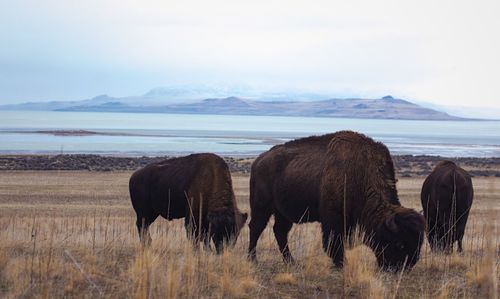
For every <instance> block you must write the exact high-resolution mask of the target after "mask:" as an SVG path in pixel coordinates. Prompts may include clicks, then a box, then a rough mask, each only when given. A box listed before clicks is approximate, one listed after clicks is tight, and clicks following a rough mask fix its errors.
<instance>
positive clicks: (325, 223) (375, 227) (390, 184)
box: [249, 131, 425, 270]
mask: <svg viewBox="0 0 500 299" xmlns="http://www.w3.org/2000/svg"><path fill="white" fill-rule="evenodd" d="M250 207H251V214H252V218H251V221H250V244H249V256H250V257H251V258H253V259H255V258H256V253H255V248H256V244H257V240H258V238H259V236H260V234H261V233H262V231H263V230H264V228H265V226H266V224H267V222H268V220H269V218H270V216H271V215H273V214H274V218H275V224H274V227H273V230H274V234H275V237H276V240H277V242H278V245H279V247H280V250H281V252H282V254H283V258H284V260H285V261H293V259H292V256H291V254H290V250H289V248H288V245H287V243H288V240H287V235H288V232H289V231H290V229H291V227H292V224H293V223H303V222H311V221H320V222H321V227H322V232H323V247H324V250H325V251H326V252H327V254H328V255H329V256H330V257H331V258H332V259H333V262H334V263H335V265H336V266H339V267H342V266H343V258H344V244H343V243H344V239H348V238H350V234H351V232H353V230H354V228H355V227H356V226H357V225H359V226H360V227H361V228H362V229H363V231H364V232H365V234H366V238H365V242H366V244H367V245H369V246H370V247H371V248H372V249H373V250H374V251H375V254H376V256H377V260H378V263H379V265H380V266H381V267H383V268H384V269H394V270H396V269H400V268H401V267H402V266H403V265H405V266H406V267H407V268H410V267H412V266H413V265H414V264H415V263H416V262H417V260H418V258H419V255H420V248H421V244H422V239H423V234H424V227H425V222H424V219H423V217H422V216H421V215H420V214H419V213H417V212H416V211H414V210H411V209H407V208H404V207H402V206H401V204H400V203H399V199H398V196H397V191H396V186H395V178H394V166H393V163H392V159H391V156H390V154H389V151H388V150H387V148H386V147H385V146H384V145H383V144H381V143H376V142H374V141H373V140H372V139H370V138H368V137H366V136H364V135H361V134H358V133H355V132H350V131H341V132H337V133H334V134H327V135H323V136H313V137H308V138H303V139H298V140H294V141H291V142H287V143H285V144H283V145H278V146H275V147H273V148H272V149H271V150H269V151H268V152H265V153H263V154H262V155H260V156H259V157H258V158H257V159H256V160H255V162H254V164H253V165H252V172H251V177H250ZM344 237H345V238H344Z"/></svg>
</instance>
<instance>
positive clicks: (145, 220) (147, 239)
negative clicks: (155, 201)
mask: <svg viewBox="0 0 500 299" xmlns="http://www.w3.org/2000/svg"><path fill="white" fill-rule="evenodd" d="M158 216H159V214H156V213H154V212H153V211H150V212H149V213H146V214H145V215H137V221H136V225H137V230H138V231H139V239H140V240H141V243H142V245H143V246H149V245H150V244H151V236H150V234H149V226H150V225H151V223H153V222H154V221H155V220H156V218H158Z"/></svg>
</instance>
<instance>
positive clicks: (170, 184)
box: [129, 154, 247, 253]
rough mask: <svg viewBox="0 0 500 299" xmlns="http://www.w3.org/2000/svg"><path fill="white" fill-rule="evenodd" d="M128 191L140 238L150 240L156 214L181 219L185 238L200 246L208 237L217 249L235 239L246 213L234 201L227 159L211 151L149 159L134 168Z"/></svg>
mask: <svg viewBox="0 0 500 299" xmlns="http://www.w3.org/2000/svg"><path fill="white" fill-rule="evenodd" d="M129 190H130V197H131V200H132V206H133V207H134V210H135V212H136V214H137V222H136V225H137V229H138V230H139V236H140V237H141V240H142V241H143V242H144V243H150V242H151V237H150V236H149V232H148V228H149V226H150V225H151V224H152V223H153V222H154V221H155V219H156V218H157V217H158V216H160V215H161V216H162V217H163V218H165V219H167V220H172V219H178V218H184V219H185V221H184V223H185V227H186V230H187V234H188V237H190V238H192V239H193V240H194V241H203V242H205V244H206V245H209V243H210V237H211V238H212V240H213V241H214V244H215V247H216V249H217V252H218V253H219V252H220V251H221V250H222V246H223V242H224V241H226V242H227V241H230V240H233V241H236V238H237V237H238V234H239V230H240V229H241V227H242V226H243V225H244V224H245V221H246V218H247V214H246V213H244V214H242V213H240V212H239V210H238V208H237V206H236V201H235V197H234V192H233V187H232V181H231V174H230V173H229V169H228V167H227V164H226V163H225V162H224V160H223V159H222V158H220V157H219V156H217V155H214V154H193V155H189V156H185V157H179V158H172V159H167V160H164V161H160V162H157V163H152V164H149V165H147V166H146V167H144V168H142V169H139V170H137V171H136V172H134V174H133V175H132V177H131V178H130V183H129ZM200 216H201V217H200Z"/></svg>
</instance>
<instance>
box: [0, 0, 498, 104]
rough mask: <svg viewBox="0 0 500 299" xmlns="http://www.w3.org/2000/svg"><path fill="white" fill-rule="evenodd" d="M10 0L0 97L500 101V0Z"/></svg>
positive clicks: (0, 35)
mask: <svg viewBox="0 0 500 299" xmlns="http://www.w3.org/2000/svg"><path fill="white" fill-rule="evenodd" d="M1 6H2V7H0V11H1V12H0V43H1V44H2V45H7V46H4V47H1V48H0V66H2V67H1V68H0V79H2V80H0V90H1V92H0V101H23V100H27V99H47V98H48V97H56V98H62V99H68V98H72V99H74V98H75V97H77V98H83V97H89V96H93V95H95V94H100V93H111V94H115V95H129V94H137V93H142V92H144V91H145V90H146V89H148V88H150V87H154V86H158V85H164V84H165V85H167V84H170V83H190V82H192V83H205V82H210V81H216V82H224V83H225V84H241V83H244V84H249V85H262V86H266V87H268V88H272V87H275V88H280V89H282V88H292V87H293V88H304V89H315V90H320V91H326V92H329V93H331V94H334V95H341V96H350V95H363V96H381V95H385V94H387V93H392V94H395V95H397V96H401V97H410V98H413V99H419V100H425V101H429V102H434V103H439V104H460V105H466V106H467V105H482V106H498V105H499V104H498V100H497V92H496V90H495V89H496V86H498V84H499V83H500V82H499V79H498V78H499V77H498V76H496V73H497V70H498V69H499V68H500V62H499V59H498V58H497V56H498V54H497V53H499V52H500V34H499V32H498V31H499V30H498V28H500V26H499V25H500V24H499V21H498V18H497V17H496V15H495V12H497V11H498V9H499V8H500V7H499V6H500V4H498V1H475V2H469V1H467V2H465V1H439V2H436V1H415V2H408V1H405V2H404V3H403V2H401V1H389V0H388V1H313V2H311V1H248V2H242V1H130V0H129V1H115V0H109V1H97V0H90V1H84V2H82V1H54V0H49V1H43V2H40V1H11V2H9V3H3V4H1ZM40 82H43V84H41V83H40ZM61 82H65V83H66V84H61ZM26 85H27V86H28V88H22V86H26ZM29 86H38V87H37V88H34V89H30V88H29Z"/></svg>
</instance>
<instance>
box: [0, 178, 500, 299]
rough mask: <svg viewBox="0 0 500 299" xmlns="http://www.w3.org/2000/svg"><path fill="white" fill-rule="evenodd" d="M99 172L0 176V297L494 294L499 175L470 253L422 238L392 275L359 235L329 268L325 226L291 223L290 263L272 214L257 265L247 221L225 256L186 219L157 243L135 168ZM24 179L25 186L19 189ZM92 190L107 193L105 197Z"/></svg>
mask: <svg viewBox="0 0 500 299" xmlns="http://www.w3.org/2000/svg"><path fill="white" fill-rule="evenodd" d="M13 175H14V176H19V177H18V178H17V180H15V179H13V178H12V176H13ZM92 175H93V174H92V173H83V174H82V173H77V174H74V173H65V174H61V173H59V174H46V173H45V175H44V176H43V179H37V178H38V177H40V175H39V174H37V173H33V174H31V175H30V173H14V174H12V173H11V174H9V177H8V178H5V177H4V176H7V174H2V173H0V297H1V298H61V297H66V298H74V297H78V298H81V297H84V298H101V297H104V298H286V297H290V298H325V297H330V298H339V297H343V296H344V297H348V298H414V297H419V298H471V297H475V298H495V296H498V281H499V271H498V270H499V269H498V268H499V251H500V250H499V249H500V248H499V239H500V238H499V230H498V226H499V223H498V221H499V220H498V219H499V217H498V216H499V215H500V206H499V205H498V200H499V199H498V195H497V192H498V190H499V189H498V186H500V180H498V179H497V180H486V179H485V180H476V181H475V185H476V199H475V202H474V206H473V210H472V212H471V216H470V220H469V223H468V227H467V230H466V235H465V238H464V250H465V252H464V254H463V255H459V254H457V253H456V252H455V253H453V254H451V255H445V254H441V253H434V252H431V251H430V249H429V246H428V244H427V243H425V244H424V247H423V250H422V257H421V260H420V261H419V263H418V264H417V265H416V266H415V268H414V269H413V270H412V271H410V272H400V273H395V274H390V273H384V272H381V271H380V270H379V269H378V268H377V265H376V260H375V257H374V255H373V253H372V251H371V250H370V249H369V248H367V247H366V246H364V245H362V242H361V240H362V237H361V236H359V235H358V237H356V238H354V242H353V246H352V247H351V248H349V249H348V251H347V252H346V263H345V267H344V269H343V270H342V271H340V270H338V269H335V268H333V267H332V266H331V261H330V260H329V258H328V257H327V256H326V255H325V254H324V253H323V251H322V246H321V232H320V227H319V225H318V224H304V225H296V226H294V228H293V229H292V231H291V232H290V235H289V240H290V248H291V251H292V254H294V256H295V258H296V261H297V263H296V264H294V265H285V264H284V263H283V262H282V259H281V256H280V254H279V251H278V248H277V245H276V241H275V240H274V235H273V233H272V223H270V224H269V225H268V228H267V229H266V230H265V231H264V233H263V235H262V237H261V240H260V241H259V244H258V248H257V250H258V255H259V256H258V257H259V263H258V264H253V263H250V262H248V261H247V259H246V249H247V245H248V228H245V229H244V230H243V231H242V233H241V236H240V239H239V240H238V242H237V244H236V246H235V247H234V248H230V249H228V250H226V251H225V252H224V253H223V254H222V255H220V256H218V255H216V254H215V253H214V252H213V251H211V250H206V249H204V248H202V247H201V248H193V247H192V246H191V243H190V242H188V241H187V238H186V233H185V230H184V225H183V221H182V220H176V221H171V222H167V221H165V220H162V219H158V220H157V221H156V222H155V223H154V224H153V226H152V227H151V236H152V238H153V243H152V246H151V247H149V248H145V249H144V248H142V247H141V246H140V244H139V240H138V235H137V231H136V228H135V225H134V222H135V218H134V213H133V211H132V210H131V208H130V204H129V201H128V195H127V193H126V183H123V180H124V179H126V178H127V177H128V175H129V174H128V173H123V174H121V173H109V174H106V175H103V174H99V176H98V177H96V178H93V177H92ZM71 176H73V177H71ZM234 180H235V182H234V184H235V189H236V194H237V197H238V200H239V205H240V207H241V208H242V209H243V210H245V211H248V203H247V199H246V198H247V196H248V187H247V186H248V185H247V184H248V177H243V176H238V177H235V179H234ZM19 182H22V183H24V184H25V186H24V188H22V189H20V188H17V187H16V188H14V187H13V186H14V184H19ZM420 183H421V180H415V179H411V180H405V179H403V180H400V183H399V186H398V187H399V190H400V196H401V198H402V201H403V203H404V204H405V205H407V206H411V207H415V208H418V207H419V199H418V194H419V187H420V186H419V184H420ZM79 184H81V185H82V186H81V187H79V186H78V185H79ZM16 186H17V185H16ZM44 186H45V187H46V189H45V191H44V188H43V187H44ZM58 186H59V187H58ZM106 186H107V187H106ZM68 188H70V189H71V190H70V191H68ZM95 190H102V191H103V192H104V190H106V192H105V193H104V196H100V195H99V194H96V191H95ZM65 194H70V195H66V196H67V200H66V201H65V200H64V199H65ZM51 198H54V199H55V200H54V202H53V203H51ZM271 222H272V221H271Z"/></svg>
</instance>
